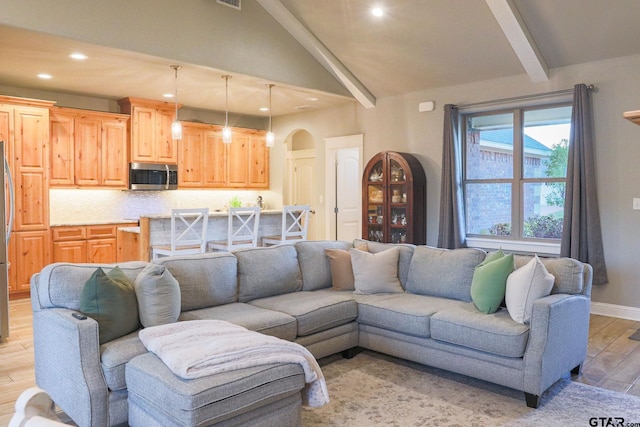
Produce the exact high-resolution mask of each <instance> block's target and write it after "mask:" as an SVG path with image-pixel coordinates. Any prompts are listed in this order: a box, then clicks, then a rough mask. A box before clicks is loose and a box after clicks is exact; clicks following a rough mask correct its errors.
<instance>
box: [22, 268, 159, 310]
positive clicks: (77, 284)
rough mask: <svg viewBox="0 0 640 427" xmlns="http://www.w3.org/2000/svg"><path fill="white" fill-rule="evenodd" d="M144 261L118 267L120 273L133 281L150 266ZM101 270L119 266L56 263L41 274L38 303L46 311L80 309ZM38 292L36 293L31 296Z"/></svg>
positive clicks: (38, 280)
mask: <svg viewBox="0 0 640 427" xmlns="http://www.w3.org/2000/svg"><path fill="white" fill-rule="evenodd" d="M147 264H148V263H147V262H144V261H131V262H123V263H120V264H118V267H119V268H120V270H122V271H123V272H124V274H125V275H126V276H127V277H128V278H129V280H131V281H133V280H135V279H136V277H137V276H138V274H139V273H140V272H141V271H142V269H144V268H145V267H146V266H147ZM98 267H101V268H102V269H103V270H105V271H108V270H109V269H111V268H113V267H115V264H72V263H65V262H56V263H53V264H49V265H47V266H45V267H44V268H43V269H42V271H40V273H38V274H37V280H36V283H37V286H36V290H37V293H38V301H39V302H40V305H41V306H42V307H43V308H50V307H63V308H68V309H71V310H79V309H80V294H81V293H82V289H83V288H84V284H85V283H86V282H87V280H89V277H91V275H92V274H93V273H94V272H95V271H96V268H98ZM33 291H34V290H33V289H32V290H31V292H33Z"/></svg>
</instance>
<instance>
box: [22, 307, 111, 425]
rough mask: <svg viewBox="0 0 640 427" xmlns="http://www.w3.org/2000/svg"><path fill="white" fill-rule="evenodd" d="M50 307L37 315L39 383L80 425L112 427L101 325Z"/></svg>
mask: <svg viewBox="0 0 640 427" xmlns="http://www.w3.org/2000/svg"><path fill="white" fill-rule="evenodd" d="M72 313H75V312H74V311H73V310H69V309H65V308H50V309H45V310H40V311H36V312H34V314H33V342H34V355H35V374H36V384H38V386H39V387H41V388H42V389H44V390H45V391H47V393H49V395H50V396H51V398H52V399H53V401H54V402H56V404H57V405H59V406H60V407H61V408H62V409H63V410H64V411H65V412H66V413H67V414H68V415H69V416H70V417H71V418H72V419H73V420H74V421H75V422H76V423H77V424H79V425H86V426H89V425H91V426H95V425H108V405H107V399H108V389H107V384H106V382H105V379H104V375H103V373H102V368H101V365H100V344H99V339H98V323H97V322H96V321H95V320H93V319H91V318H90V317H87V318H86V319H84V320H81V319H77V318H75V317H73V316H72Z"/></svg>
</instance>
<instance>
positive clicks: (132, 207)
mask: <svg viewBox="0 0 640 427" xmlns="http://www.w3.org/2000/svg"><path fill="white" fill-rule="evenodd" d="M234 196H239V197H240V199H241V200H242V202H243V204H245V205H254V204H255V202H256V199H257V197H258V196H262V198H263V199H264V201H265V203H266V207H267V209H280V208H281V206H282V198H281V195H279V194H276V193H274V192H272V191H249V190H173V191H124V190H85V189H82V190H80V189H51V190H49V212H50V213H49V215H50V223H51V225H65V224H91V223H107V222H128V221H132V220H133V221H137V220H138V218H140V216H141V215H155V214H169V212H170V211H171V209H174V208H200V207H208V208H209V209H210V210H212V211H213V210H216V209H221V210H222V209H224V208H225V207H226V206H227V204H228V203H229V200H231V198H232V197H234Z"/></svg>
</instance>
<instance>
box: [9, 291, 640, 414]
mask: <svg viewBox="0 0 640 427" xmlns="http://www.w3.org/2000/svg"><path fill="white" fill-rule="evenodd" d="M9 316H10V318H11V321H10V336H9V338H7V339H0V426H6V425H8V424H9V420H10V419H11V416H12V415H13V412H14V409H13V408H14V406H13V405H14V403H15V401H16V399H17V398H18V396H19V395H20V393H22V391H23V390H25V389H27V388H28V387H31V386H33V385H35V377H34V368H33V332H32V328H31V305H30V301H29V299H19V300H14V301H11V302H10V308H9ZM638 328H640V322H635V321H633V320H624V319H617V318H614V317H606V316H598V315H592V316H591V323H590V326H589V348H588V351H587V361H586V363H585V365H584V369H583V372H582V375H581V376H580V377H579V378H578V379H577V381H579V382H582V383H585V384H590V385H594V386H597V387H603V388H607V389H610V390H616V391H619V392H622V393H628V394H633V395H635V396H639V397H640V341H635V340H630V339H629V338H628V337H629V335H631V334H632V333H633V332H635V331H636V329H638Z"/></svg>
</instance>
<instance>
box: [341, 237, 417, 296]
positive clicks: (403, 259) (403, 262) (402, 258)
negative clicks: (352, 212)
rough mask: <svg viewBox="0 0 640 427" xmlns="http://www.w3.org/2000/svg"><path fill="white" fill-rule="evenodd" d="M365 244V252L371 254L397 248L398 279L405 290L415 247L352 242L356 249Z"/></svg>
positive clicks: (404, 244)
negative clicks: (398, 252) (398, 253)
mask: <svg viewBox="0 0 640 427" xmlns="http://www.w3.org/2000/svg"><path fill="white" fill-rule="evenodd" d="M363 244H366V245H367V251H369V252H371V253H372V254H376V253H378V252H382V251H386V250H387V249H389V248H398V250H399V251H400V255H399V257H398V279H399V280H400V284H401V285H402V287H403V288H404V289H406V288H407V280H408V277H409V266H410V264H411V258H412V256H413V250H414V249H415V248H416V246H415V245H412V244H409V243H380V242H371V241H369V240H363V239H355V240H354V241H353V247H354V248H357V247H358V246H360V245H363Z"/></svg>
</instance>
